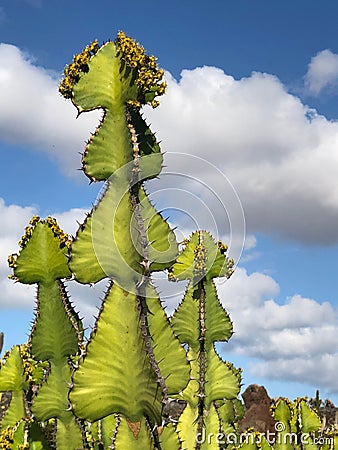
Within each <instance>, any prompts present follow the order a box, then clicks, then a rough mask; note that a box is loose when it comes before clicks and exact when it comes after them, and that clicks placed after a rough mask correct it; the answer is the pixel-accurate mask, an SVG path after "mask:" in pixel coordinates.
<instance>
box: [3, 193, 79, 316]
mask: <svg viewBox="0 0 338 450" xmlns="http://www.w3.org/2000/svg"><path fill="white" fill-rule="evenodd" d="M35 214H38V211H37V210H36V208H34V207H31V206H28V207H22V206H19V205H6V204H5V202H4V200H3V199H2V198H0V217H1V227H0V291H1V295H0V309H16V308H27V309H31V308H33V305H34V297H35V287H34V286H26V285H22V284H20V283H14V282H13V281H12V280H9V279H8V275H9V274H10V273H11V271H10V269H9V267H8V264H7V257H8V255H10V254H12V253H16V252H18V251H19V246H18V242H19V240H20V238H21V236H22V235H23V233H24V230H25V227H26V226H27V225H28V223H29V220H30V219H31V218H32V216H33V215H35ZM84 214H85V212H84V211H83V210H81V209H71V210H69V211H66V212H64V213H62V214H56V215H55V218H56V219H57V220H58V222H59V225H60V226H61V228H63V229H64V230H65V231H66V232H68V233H69V234H75V231H76V229H77V221H83V217H84Z"/></svg>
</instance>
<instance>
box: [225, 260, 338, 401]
mask: <svg viewBox="0 0 338 450" xmlns="http://www.w3.org/2000/svg"><path fill="white" fill-rule="evenodd" d="M218 292H219V295H220V298H221V299H222V301H223V304H224V306H225V308H226V309H227V310H228V311H229V313H230V316H231V319H232V320H233V322H234V331H235V333H234V336H233V337H232V338H231V340H230V341H229V343H228V344H226V346H225V347H224V348H226V351H227V352H228V351H229V350H232V351H234V352H235V353H237V354H239V355H243V356H246V357H250V358H254V359H255V364H253V365H252V366H251V373H252V375H254V376H260V377H266V378H268V379H279V380H289V381H299V382H303V383H309V384H311V385H313V386H314V387H322V388H325V390H327V391H330V392H333V393H338V382H337V377H336V373H337V369H338V344H337V334H338V312H337V311H336V310H335V309H334V308H333V307H332V305H331V304H330V303H328V302H323V303H319V302H317V301H316V300H314V299H310V298H304V297H302V296H301V295H299V294H297V295H293V296H291V297H290V298H288V299H286V300H285V302H284V303H282V304H280V303H277V302H276V300H275V299H274V298H275V297H276V296H277V295H278V294H279V286H278V284H277V283H276V281H275V280H274V279H273V278H271V277H270V276H268V275H265V274H262V273H258V272H256V273H252V274H248V273H247V271H246V270H245V269H243V268H237V270H236V271H235V273H234V275H233V276H232V278H230V280H229V281H228V282H227V283H224V284H221V285H219V286H218ZM320 373H321V374H325V375H323V376H321V375H320Z"/></svg>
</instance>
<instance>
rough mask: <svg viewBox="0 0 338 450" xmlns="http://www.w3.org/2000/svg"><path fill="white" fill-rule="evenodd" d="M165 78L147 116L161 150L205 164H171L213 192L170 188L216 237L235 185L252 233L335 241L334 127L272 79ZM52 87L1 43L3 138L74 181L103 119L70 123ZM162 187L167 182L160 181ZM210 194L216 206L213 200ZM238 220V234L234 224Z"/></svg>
mask: <svg viewBox="0 0 338 450" xmlns="http://www.w3.org/2000/svg"><path fill="white" fill-rule="evenodd" d="M317 56H318V57H319V55H317ZM322 56H323V55H322ZM324 56H325V54H324ZM315 58H316V57H315ZM315 61H316V60H315ZM317 61H318V60H317ZM166 77H167V81H168V93H167V95H166V96H164V97H163V98H162V100H161V103H162V104H161V106H160V107H159V108H158V109H156V110H151V109H150V108H146V110H145V115H146V116H147V117H148V118H149V120H150V122H151V123H152V129H153V130H154V131H156V132H157V136H158V138H159V139H160V140H161V141H162V150H163V151H166V152H175V153H176V154H178V152H183V153H187V154H192V155H195V156H197V157H201V158H204V159H205V160H206V162H205V164H204V166H203V164H197V163H196V164H195V163H192V164H191V167H188V166H187V165H184V163H183V164H182V160H180V159H179V158H178V159H177V161H176V165H175V161H171V163H170V164H171V166H170V170H171V171H180V172H181V173H183V175H184V173H185V172H186V171H187V170H188V169H189V170H190V172H189V173H191V172H192V171H193V170H195V178H196V179H198V178H199V177H202V176H203V183H205V185H206V186H209V187H212V189H211V188H210V189H209V190H205V191H203V190H202V189H201V185H202V183H197V182H196V179H195V180H192V179H191V178H188V176H185V177H184V176H183V177H181V181H180V184H177V183H176V181H175V183H176V184H175V186H174V187H175V188H176V189H177V188H179V187H182V188H183V189H186V191H189V190H190V191H191V189H196V190H197V191H196V195H197V197H198V198H199V199H200V201H201V202H202V201H203V204H204V205H208V206H209V209H210V213H209V212H208V211H207V214H205V215H204V213H203V214H202V215H201V214H200V216H201V217H202V219H203V220H200V221H201V222H202V226H204V225H203V224H204V223H206V225H209V223H211V222H212V221H214V222H215V223H216V225H217V227H216V228H217V231H218V234H219V235H226V234H228V233H229V223H228V222H229V221H228V220H224V218H225V214H224V213H228V215H229V219H230V222H231V221H232V217H231V216H232V211H231V207H232V205H231V206H229V204H227V198H228V194H229V195H230V194H231V192H230V191H231V189H230V188H229V186H230V185H232V186H233V188H234V189H235V191H236V192H237V193H238V195H239V197H240V199H241V202H242V204H243V207H244V213H245V218H246V223H247V228H248V232H249V233H250V234H255V233H257V232H262V233H271V234H274V235H278V236H282V237H284V238H288V239H295V240H298V241H301V242H304V243H319V244H332V243H337V242H338V229H337V227H336V226H335V224H336V223H337V221H338V185H337V183H336V179H337V173H338V152H337V147H338V122H335V121H329V120H327V119H326V118H325V117H323V116H320V115H318V114H317V113H316V111H314V110H313V109H310V108H309V107H307V106H306V105H304V104H302V102H301V100H300V99H299V98H298V97H296V96H294V95H291V94H289V93H288V92H287V91H286V89H285V87H284V86H283V85H282V83H281V82H280V81H279V80H278V78H276V77H275V76H272V75H269V74H263V73H253V74H252V75H251V76H250V77H248V78H242V79H239V80H235V79H234V78H233V77H232V76H230V75H227V74H225V73H224V72H223V71H222V70H221V69H217V68H215V67H201V68H197V69H194V70H184V71H183V72H182V75H181V79H180V80H179V81H176V80H174V79H173V78H172V77H171V75H170V74H169V73H167V75H166ZM313 80H314V78H313ZM57 84H58V76H56V75H55V74H53V73H50V72H49V71H47V70H45V69H43V68H41V67H37V66H36V65H35V64H34V62H33V61H32V59H31V58H30V57H29V56H28V55H26V54H24V53H22V52H21V51H20V50H19V49H18V48H17V47H14V46H12V45H7V44H1V45H0V89H1V92H2V101H1V103H0V135H1V139H3V140H5V141H7V142H12V143H13V144H25V145H30V146H31V147H32V148H35V149H39V150H40V151H44V152H46V153H47V154H49V155H51V156H53V157H56V158H58V160H59V163H60V165H61V167H62V168H63V170H64V172H65V173H67V174H68V175H71V176H77V174H78V173H79V172H78V171H76V170H75V169H76V168H78V167H79V165H80V161H79V155H78V152H81V151H83V147H84V142H85V141H86V140H87V139H88V137H89V135H90V130H93V129H94V128H95V126H96V124H97V123H98V117H99V116H100V113H99V112H96V113H95V112H93V113H90V114H88V113H86V114H83V115H81V116H80V118H79V119H77V120H75V116H76V110H75V108H74V107H73V105H72V104H71V102H69V101H65V100H63V99H62V98H61V97H60V95H59V94H58V92H57ZM167 156H168V153H167ZM196 161H197V159H196ZM207 162H208V163H210V166H207V164H206V163H207ZM187 164H188V163H187ZM189 166H190V163H189ZM195 167H196V169H195ZM218 169H221V171H222V172H223V173H224V174H225V175H226V177H227V180H226V181H225V177H224V176H220V174H219V173H217V170H218ZM160 183H164V184H163V186H165V180H164V179H163V177H162V178H161V179H160ZM215 194H216V196H217V195H218V197H220V199H221V203H223V204H222V205H220V204H217V202H216V203H215V201H214V200H215ZM176 198H177V199H179V200H180V196H179V195H176ZM182 201H183V197H182ZM201 204H202V203H201ZM219 206H220V207H219ZM182 207H185V205H184V204H182ZM194 210H195V211H198V208H194ZM229 211H230V212H229ZM236 211H237V213H238V211H239V209H238V208H237V210H236ZM237 213H236V214H237ZM201 217H198V219H200V218H201ZM238 217H240V214H238ZM238 217H237V218H238ZM192 219H194V217H193V218H192ZM234 222H235V224H234V227H235V228H236V227H237V224H238V223H240V221H238V220H237V219H236V220H234ZM183 225H184V224H183ZM230 225H232V223H230ZM232 231H234V232H235V231H236V230H235V229H233V230H232ZM238 234H239V235H241V234H242V232H239V233H238Z"/></svg>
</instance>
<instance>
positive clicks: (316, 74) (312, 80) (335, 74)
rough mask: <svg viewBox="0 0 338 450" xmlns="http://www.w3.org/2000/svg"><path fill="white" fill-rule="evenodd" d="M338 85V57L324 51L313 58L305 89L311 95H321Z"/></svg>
mask: <svg viewBox="0 0 338 450" xmlns="http://www.w3.org/2000/svg"><path fill="white" fill-rule="evenodd" d="M337 85H338V55H337V54H336V53H332V52H331V51H330V50H323V51H321V52H319V53H317V55H316V56H314V57H313V58H311V62H310V64H309V68H308V71H307V73H306V75H305V88H306V89H307V92H308V93H309V94H311V95H314V96H317V95H319V94H320V93H321V92H322V91H323V90H324V89H325V88H331V87H337Z"/></svg>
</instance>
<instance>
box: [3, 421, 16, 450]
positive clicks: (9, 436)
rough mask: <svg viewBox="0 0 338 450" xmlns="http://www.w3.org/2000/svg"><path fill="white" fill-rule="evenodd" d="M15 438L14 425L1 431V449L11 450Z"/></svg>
mask: <svg viewBox="0 0 338 450" xmlns="http://www.w3.org/2000/svg"><path fill="white" fill-rule="evenodd" d="M13 439H14V430H13V428H12V427H9V426H8V427H6V428H5V429H4V430H2V431H1V433H0V449H3V450H10V449H11V448H12V444H13Z"/></svg>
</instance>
